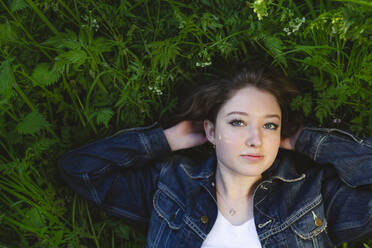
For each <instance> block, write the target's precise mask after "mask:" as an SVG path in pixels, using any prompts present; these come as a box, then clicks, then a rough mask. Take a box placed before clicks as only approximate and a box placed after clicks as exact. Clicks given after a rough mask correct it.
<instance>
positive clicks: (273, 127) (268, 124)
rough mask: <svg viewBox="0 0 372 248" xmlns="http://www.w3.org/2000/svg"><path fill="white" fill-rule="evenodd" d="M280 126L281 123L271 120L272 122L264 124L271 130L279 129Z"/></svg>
mask: <svg viewBox="0 0 372 248" xmlns="http://www.w3.org/2000/svg"><path fill="white" fill-rule="evenodd" d="M278 127H279V125H277V124H275V123H272V122H270V123H266V124H265V125H264V128H266V129H270V130H276V129H278Z"/></svg>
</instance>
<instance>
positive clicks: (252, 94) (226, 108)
mask: <svg viewBox="0 0 372 248" xmlns="http://www.w3.org/2000/svg"><path fill="white" fill-rule="evenodd" d="M220 112H221V114H223V115H228V114H230V113H231V112H242V113H247V114H254V115H273V114H276V115H280V114H281V110H280V106H279V104H278V101H277V99H276V98H275V96H273V95H272V94H271V93H269V92H267V91H263V90H260V89H257V88H256V87H252V86H249V87H245V88H242V89H240V90H238V91H237V92H235V94H234V95H233V96H232V97H231V98H230V99H229V100H227V101H226V103H225V104H224V105H223V106H222V107H221V109H220ZM243 115H244V114H243Z"/></svg>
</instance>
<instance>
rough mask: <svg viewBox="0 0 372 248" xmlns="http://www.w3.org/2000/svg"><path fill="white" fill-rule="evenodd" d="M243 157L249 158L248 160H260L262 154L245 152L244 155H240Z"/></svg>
mask: <svg viewBox="0 0 372 248" xmlns="http://www.w3.org/2000/svg"><path fill="white" fill-rule="evenodd" d="M241 156H242V157H243V158H244V159H246V160H249V161H253V162H255V161H260V160H262V159H263V158H264V156H263V155H256V154H246V155H241Z"/></svg>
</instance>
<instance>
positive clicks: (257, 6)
mask: <svg viewBox="0 0 372 248" xmlns="http://www.w3.org/2000/svg"><path fill="white" fill-rule="evenodd" d="M269 4H271V0H255V1H254V3H253V12H254V13H256V14H257V17H258V20H262V17H263V16H268V13H267V6H268V5H269Z"/></svg>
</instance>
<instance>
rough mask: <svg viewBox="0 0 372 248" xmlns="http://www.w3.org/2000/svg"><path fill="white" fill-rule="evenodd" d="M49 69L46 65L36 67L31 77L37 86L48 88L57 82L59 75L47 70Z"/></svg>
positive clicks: (48, 65) (56, 72) (54, 71)
mask: <svg viewBox="0 0 372 248" xmlns="http://www.w3.org/2000/svg"><path fill="white" fill-rule="evenodd" d="M50 67H51V65H50V64H48V63H41V64H38V65H37V66H36V68H35V69H34V72H33V73H32V77H33V78H34V79H35V81H36V82H37V83H38V84H41V85H45V86H49V85H52V84H54V83H55V82H57V81H58V79H59V77H60V73H58V71H56V70H53V69H52V70H49V68H50Z"/></svg>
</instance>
